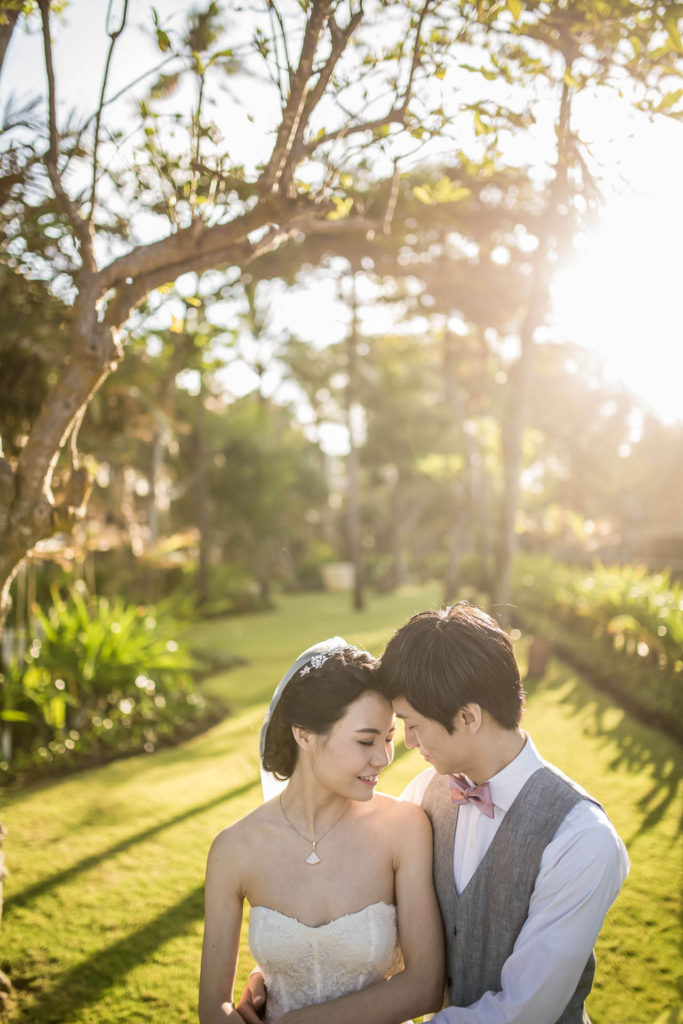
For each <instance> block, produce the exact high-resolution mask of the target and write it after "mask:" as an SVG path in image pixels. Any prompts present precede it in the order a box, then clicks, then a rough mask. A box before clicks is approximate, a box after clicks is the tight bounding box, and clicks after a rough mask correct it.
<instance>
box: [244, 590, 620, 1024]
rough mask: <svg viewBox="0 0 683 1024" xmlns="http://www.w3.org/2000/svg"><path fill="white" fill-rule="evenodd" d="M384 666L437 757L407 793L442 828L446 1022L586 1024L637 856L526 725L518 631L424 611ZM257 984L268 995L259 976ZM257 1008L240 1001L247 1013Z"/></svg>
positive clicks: (406, 716) (412, 736) (398, 636)
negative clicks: (609, 933) (600, 944)
mask: <svg viewBox="0 0 683 1024" xmlns="http://www.w3.org/2000/svg"><path fill="white" fill-rule="evenodd" d="M380 672H381V677H382V679H383V683H384V687H385V691H386V693H387V696H388V697H389V698H390V699H392V700H393V703H394V709H395V711H396V714H397V716H398V717H399V718H401V719H402V720H403V722H404V727H405V741H406V746H408V747H409V748H413V747H418V748H419V750H420V753H421V754H422V756H423V757H424V758H425V760H426V761H428V762H429V763H430V765H431V766H432V767H431V768H428V769H427V770H426V771H424V772H422V774H421V775H418V776H417V778H416V779H414V780H413V782H412V783H411V784H410V785H409V786H408V788H407V790H406V792H405V793H404V794H403V798H404V799H410V800H413V801H414V802H416V803H421V804H422V806H423V807H424V809H425V811H426V812H427V814H428V815H429V817H430V819H431V822H432V826H433V829H434V882H435V886H436V890H437V895H438V898H439V905H440V908H441V915H442V918H443V924H444V933H445V938H446V955H447V974H448V978H447V988H446V1004H447V1005H446V1006H445V1008H444V1009H443V1010H441V1011H440V1012H439V1013H438V1014H436V1016H435V1017H434V1018H433V1019H434V1021H435V1022H437V1024H586V1022H588V1021H589V1018H588V1016H587V1014H586V1011H585V1008H584V1001H585V999H586V997H587V995H588V993H589V992H590V989H591V985H592V982H593V975H594V971H595V957H594V954H593V945H594V943H595V939H596V938H597V935H598V932H599V931H600V928H601V926H602V922H603V919H604V917H605V914H606V913H607V910H608V909H609V907H610V906H611V904H612V903H613V901H614V899H615V898H616V896H617V894H618V892H619V889H620V887H621V885H622V883H623V881H624V879H625V877H626V874H627V872H628V867H629V862H628V857H627V855H626V851H625V849H624V846H623V844H622V842H621V840H620V839H619V837H618V836H617V834H616V832H615V831H614V828H613V827H612V825H611V823H610V821H609V819H608V818H607V815H606V814H605V812H604V811H603V809H602V807H601V806H600V804H598V803H597V801H595V800H594V799H593V798H592V797H590V796H589V795H588V794H587V793H586V792H585V791H584V790H582V789H581V788H580V787H579V786H577V785H576V783H574V782H572V781H571V780H570V779H568V778H567V777H566V776H564V775H563V774H562V773H561V772H559V770H558V769H556V768H554V767H553V766H552V765H549V764H547V763H546V762H545V761H543V759H542V758H541V757H540V755H539V754H538V752H537V750H536V748H535V747H534V745H533V743H532V742H531V739H530V738H529V737H528V736H527V735H526V733H524V732H523V731H522V730H521V729H520V727H519V722H520V719H521V714H522V709H523V704H524V691H523V689H522V684H521V681H520V676H519V669H518V667H517V664H516V661H515V657H514V651H513V647H512V642H511V641H510V638H509V637H508V635H507V634H506V633H505V632H504V630H502V629H501V628H500V626H498V624H497V623H496V622H495V621H494V620H493V619H492V618H490V617H489V616H488V615H486V613H485V612H483V611H481V610H480V609H478V608H475V607H473V606H471V605H467V604H458V605H454V606H452V607H450V608H445V609H443V610H440V611H427V612H421V613H420V614H418V615H415V616H413V618H412V619H410V620H409V621H408V622H407V623H406V624H405V625H404V626H402V627H401V628H400V629H399V630H397V632H396V633H395V634H394V636H393V637H392V639H391V640H390V642H389V644H388V645H387V648H386V651H385V653H384V655H383V657H382V662H381V668H380ZM251 989H252V993H253V996H252V998H253V999H254V1001H255V1005H262V1003H263V987H262V984H261V982H260V977H259V976H258V975H255V976H254V977H253V978H252V981H251ZM247 992H248V990H247ZM246 994H247V993H245V995H246ZM359 995H362V993H360V994H356V996H355V999H356V1000H358V998H359ZM342 1003H343V1000H339V1004H340V1008H341V1004H342ZM253 1005H254V1003H250V1002H249V1000H248V1001H247V1006H246V1007H245V1005H244V1003H242V1004H240V1007H239V1010H240V1012H241V1013H242V1014H243V1015H244V1016H245V1019H247V1020H251V1019H253V1020H256V1017H255V1016H254V1017H253V1018H252V1017H251V1016H250V1014H251V1013H253V1010H252V1009H251V1007H252V1006H253ZM356 1005H358V1004H356ZM312 1009H313V1008H312V1007H309V1008H308V1010H305V1011H300V1012H302V1013H304V1014H310V1012H311V1010H312ZM307 1019H308V1018H307ZM340 1019H342V1018H340Z"/></svg>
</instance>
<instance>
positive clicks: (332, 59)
mask: <svg viewBox="0 0 683 1024" xmlns="http://www.w3.org/2000/svg"><path fill="white" fill-rule="evenodd" d="M362 18H363V6H362V4H361V7H360V9H359V10H358V11H356V13H355V14H354V15H353V16H352V17H351V18H350V19H349V23H348V25H346V27H345V28H343V29H340V28H339V26H338V25H337V22H336V21H335V17H334V14H331V15H330V19H329V26H330V33H331V35H332V50H331V53H330V56H329V57H328V59H327V61H326V62H325V64H324V66H323V67H322V68H321V69H320V72H319V73H318V80H317V82H316V83H315V85H314V86H313V88H312V89H311V90H310V92H309V93H308V95H307V96H306V101H305V103H304V109H303V113H302V116H301V118H300V120H299V123H298V125H297V127H296V131H295V134H294V142H293V144H292V155H291V158H290V160H289V161H288V162H287V165H286V168H285V169H284V171H283V174H282V181H281V186H280V187H281V190H282V191H283V192H286V191H287V190H288V189H289V186H290V184H291V181H292V177H293V175H294V171H295V169H296V166H297V164H298V163H299V160H300V159H301V157H302V156H303V155H304V154H305V152H306V148H305V147H304V145H303V137H304V132H305V131H306V128H307V127H308V124H309V122H310V120H311V115H312V114H313V111H314V110H315V108H316V107H317V106H318V104H319V103H320V101H321V99H322V97H323V96H324V94H325V90H326V89H327V86H328V85H329V82H330V79H331V78H332V74H333V72H334V69H335V67H336V66H337V62H338V61H339V58H340V57H341V55H342V54H343V52H344V50H345V49H346V46H347V44H348V41H349V39H350V38H351V36H352V35H353V33H354V32H355V31H356V28H357V27H358V25H359V24H360V22H361V20H362Z"/></svg>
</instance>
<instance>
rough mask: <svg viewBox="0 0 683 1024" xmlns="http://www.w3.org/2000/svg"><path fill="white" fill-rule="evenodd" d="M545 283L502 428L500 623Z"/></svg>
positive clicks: (529, 320) (530, 318)
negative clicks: (528, 398)
mask: <svg viewBox="0 0 683 1024" xmlns="http://www.w3.org/2000/svg"><path fill="white" fill-rule="evenodd" d="M541 287H542V285H540V284H539V285H536V286H535V292H536V293H537V294H535V295H534V299H533V301H532V302H531V304H530V307H529V311H528V313H527V315H526V318H525V321H524V326H523V328H522V335H521V352H520V356H519V359H518V361H517V363H516V365H515V366H514V368H513V372H512V374H511V377H512V380H511V382H510V387H509V388H508V403H509V405H508V409H509V412H508V417H507V421H506V424H505V428H504V429H503V431H502V447H503V503H502V509H501V524H500V541H499V548H498V559H497V564H496V578H495V586H494V590H493V603H494V606H495V611H496V615H497V618H498V620H499V621H500V623H501V625H505V626H507V625H509V622H510V614H509V602H510V590H511V585H512V563H513V560H514V557H515V554H516V551H517V531H516V525H515V520H516V516H517V507H518V505H519V491H520V477H521V473H522V437H523V434H524V423H525V407H526V400H527V395H528V393H529V386H530V383H531V378H532V373H533V355H534V350H533V345H534V340H533V332H534V330H535V329H536V326H537V323H538V321H537V318H536V310H537V308H538V305H539V301H540V294H539V293H540V291H541Z"/></svg>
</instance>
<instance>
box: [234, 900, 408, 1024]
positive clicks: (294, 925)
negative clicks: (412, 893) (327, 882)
mask: <svg viewBox="0 0 683 1024" xmlns="http://www.w3.org/2000/svg"><path fill="white" fill-rule="evenodd" d="M249 948H250V949H251V952H252V955H253V956H254V958H255V959H256V961H257V963H258V964H259V966H260V968H261V970H262V971H263V975H264V978H265V982H266V986H267V989H268V1002H267V1007H266V1021H267V1022H268V1024H276V1022H277V1021H278V1019H279V1018H280V1016H281V1015H282V1014H283V1013H286V1012H287V1010H296V1009H298V1008H299V1007H301V1006H310V1005H313V1004H314V1003H323V1002H325V1001H326V1000H328V999H335V998H336V997H337V996H343V995H348V993H349V992H357V991H359V990H360V989H362V988H366V987H367V986H368V985H372V984H373V983H374V982H376V981H381V980H382V979H383V978H388V977H389V975H391V974H393V973H395V972H396V971H397V970H399V969H400V967H401V965H402V960H401V953H400V949H399V947H398V927H397V915H396V907H394V906H391V905H390V904H388V903H373V904H371V905H370V906H369V907H365V908H364V909H363V910H359V911H357V912H356V913H355V914H345V915H344V916H343V917H337V918H335V920H334V921H329V922H328V923H327V924H321V925H318V926H317V927H312V926H311V925H306V924H302V923H301V921H298V920H297V919H296V918H295V917H287V915H286V914H281V913H280V912H279V911H277V910H271V909H270V908H269V907H259V906H255V907H252V908H251V913H250V918H249Z"/></svg>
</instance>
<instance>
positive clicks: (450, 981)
mask: <svg viewBox="0 0 683 1024" xmlns="http://www.w3.org/2000/svg"><path fill="white" fill-rule="evenodd" d="M446 984H447V985H448V987H449V988H450V987H451V985H452V984H453V979H452V978H451V976H450V975H449V976H448V977H447V978H446Z"/></svg>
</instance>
